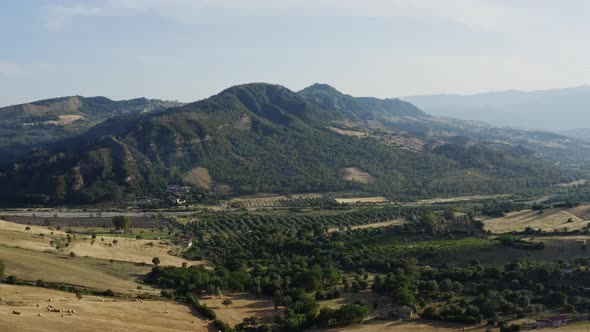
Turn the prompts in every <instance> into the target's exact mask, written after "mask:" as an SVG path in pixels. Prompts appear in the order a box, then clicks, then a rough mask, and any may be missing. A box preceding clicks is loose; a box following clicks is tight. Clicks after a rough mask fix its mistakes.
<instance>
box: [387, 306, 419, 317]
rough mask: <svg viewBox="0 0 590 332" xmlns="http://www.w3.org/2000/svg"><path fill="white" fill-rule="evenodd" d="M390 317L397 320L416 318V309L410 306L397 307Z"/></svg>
mask: <svg viewBox="0 0 590 332" xmlns="http://www.w3.org/2000/svg"><path fill="white" fill-rule="evenodd" d="M390 316H391V317H393V318H397V319H406V318H412V317H413V316H414V309H412V308H410V307H408V306H405V305H404V306H396V307H394V308H393V309H392V310H391V312H390Z"/></svg>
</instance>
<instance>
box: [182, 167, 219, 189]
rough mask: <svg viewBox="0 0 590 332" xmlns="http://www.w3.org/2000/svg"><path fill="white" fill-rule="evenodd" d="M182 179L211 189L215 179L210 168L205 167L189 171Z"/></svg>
mask: <svg viewBox="0 0 590 332" xmlns="http://www.w3.org/2000/svg"><path fill="white" fill-rule="evenodd" d="M182 179H183V180H184V181H186V182H188V183H191V184H194V185H195V186H197V187H201V188H206V189H211V184H212V183H213V180H212V179H211V175H209V170H208V169H207V168H205V167H196V168H193V169H192V170H190V171H189V172H187V173H186V174H185V175H184V176H183V177H182Z"/></svg>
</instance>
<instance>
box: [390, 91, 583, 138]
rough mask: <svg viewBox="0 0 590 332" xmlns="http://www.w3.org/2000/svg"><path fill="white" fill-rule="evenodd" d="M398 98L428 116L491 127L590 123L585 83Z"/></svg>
mask: <svg viewBox="0 0 590 332" xmlns="http://www.w3.org/2000/svg"><path fill="white" fill-rule="evenodd" d="M401 99H403V100H405V101H408V102H410V103H413V104H414V105H416V106H418V107H419V108H421V109H422V110H424V111H425V112H427V113H429V114H431V115H437V116H447V117H455V118H461V119H467V120H475V121H483V122H487V123H490V124H492V125H494V126H506V127H513V128H527V129H542V130H548V131H561V130H569V129H576V128H580V127H581V126H583V124H584V123H590V112H589V111H590V86H588V85H583V86H579V87H574V88H564V89H553V90H539V91H530V92H526V91H514V90H511V91H500V92H486V93H480V94H475V95H424V96H408V97H402V98H401ZM581 124H582V125H581Z"/></svg>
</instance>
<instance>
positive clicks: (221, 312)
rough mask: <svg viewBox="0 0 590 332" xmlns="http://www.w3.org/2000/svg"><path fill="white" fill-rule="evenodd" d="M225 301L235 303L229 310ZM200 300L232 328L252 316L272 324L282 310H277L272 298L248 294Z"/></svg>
mask: <svg viewBox="0 0 590 332" xmlns="http://www.w3.org/2000/svg"><path fill="white" fill-rule="evenodd" d="M224 299H231V300H232V301H233V303H232V304H231V305H229V306H228V307H227V309H226V308H225V306H224V305H223V304H221V302H222V301H223V300H224ZM199 300H200V302H201V303H203V304H206V305H207V306H208V307H209V308H211V309H213V310H214V311H215V313H216V314H217V317H218V318H219V319H221V320H222V321H224V322H226V323H229V324H231V325H232V326H233V325H235V324H239V323H241V322H242V321H243V320H244V318H247V317H251V316H256V317H259V318H261V319H262V321H263V322H265V323H272V322H273V320H274V316H275V315H276V314H277V313H279V312H280V311H281V310H282V309H280V310H275V309H274V302H273V300H272V299H270V298H264V297H256V296H254V295H251V294H246V293H235V294H227V295H223V298H221V299H218V298H216V297H212V296H206V297H203V298H200V299H199Z"/></svg>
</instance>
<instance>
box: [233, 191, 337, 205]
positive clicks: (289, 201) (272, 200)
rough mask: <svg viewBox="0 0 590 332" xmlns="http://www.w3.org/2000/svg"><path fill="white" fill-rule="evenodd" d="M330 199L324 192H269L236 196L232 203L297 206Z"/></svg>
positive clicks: (316, 203) (314, 203) (315, 203)
mask: <svg viewBox="0 0 590 332" xmlns="http://www.w3.org/2000/svg"><path fill="white" fill-rule="evenodd" d="M330 200H332V198H330V197H326V196H323V195H322V194H298V195H289V196H281V195H272V194H269V195H255V196H244V197H239V198H234V199H232V200H231V201H230V205H231V204H232V203H237V204H239V205H240V206H243V207H247V208H265V207H297V206H310V205H318V204H320V203H322V202H327V201H330ZM332 201H333V200H332Z"/></svg>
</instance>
